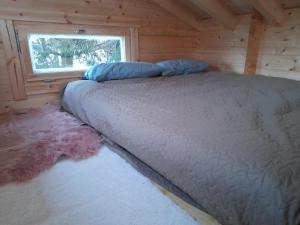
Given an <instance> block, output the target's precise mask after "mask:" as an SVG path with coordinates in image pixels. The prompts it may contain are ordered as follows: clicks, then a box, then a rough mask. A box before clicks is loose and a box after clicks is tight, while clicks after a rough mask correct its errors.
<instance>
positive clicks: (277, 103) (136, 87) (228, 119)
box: [62, 73, 300, 225]
mask: <svg viewBox="0 0 300 225" xmlns="http://www.w3.org/2000/svg"><path fill="white" fill-rule="evenodd" d="M62 102H63V106H64V107H65V109H66V110H68V111H69V112H71V113H73V114H74V115H75V116H77V117H79V118H80V119H81V120H83V121H84V122H86V123H87V124H89V125H91V126H93V127H94V128H95V129H97V130H98V131H100V132H102V133H103V134H104V135H105V136H107V137H109V138H110V139H111V140H112V141H113V142H115V143H117V144H119V145H120V146H122V147H123V148H125V149H127V150H128V151H129V152H131V153H132V154H133V155H135V156H136V157H138V158H139V159H141V160H142V161H144V162H145V163H146V164H147V165H149V166H151V167H152V168H153V169H154V170H156V171H158V172H159V173H160V174H161V175H163V176H164V177H166V178H167V179H168V180H170V181H171V182H173V183H174V184H175V185H176V186H178V187H180V189H182V190H183V191H185V192H186V193H187V194H189V195H190V196H191V197H192V198H193V199H194V200H195V201H196V202H197V203H199V204H200V205H201V206H203V208H204V209H205V210H206V211H207V212H208V213H209V214H211V215H212V216H214V217H215V218H216V219H217V220H219V222H221V223H222V224H223V225H299V224H300V82H297V81H292V80H287V79H279V78H268V77H264V76H243V75H238V74H232V73H227V74H226V73H203V74H193V75H188V76H175V77H158V78H146V79H132V80H121V81H108V82H104V83H96V82H94V81H75V82H71V83H70V84H68V86H67V87H66V89H65V92H64V96H63V98H62ZM83 138H84V137H83Z"/></svg>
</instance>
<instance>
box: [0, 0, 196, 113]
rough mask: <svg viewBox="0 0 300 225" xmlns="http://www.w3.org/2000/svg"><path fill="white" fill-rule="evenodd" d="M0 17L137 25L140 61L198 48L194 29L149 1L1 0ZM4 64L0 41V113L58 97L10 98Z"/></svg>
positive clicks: (153, 59) (65, 22)
mask: <svg viewBox="0 0 300 225" xmlns="http://www.w3.org/2000/svg"><path fill="white" fill-rule="evenodd" d="M0 19H12V20H16V21H19V20H21V21H43V22H47V21H49V22H52V23H53V22H55V23H64V24H68V23H74V24H87V25H103V24H104V25H105V24H110V23H113V24H120V25H122V26H123V25H125V26H126V25H135V26H139V55H140V60H142V61H150V62H155V61H158V60H162V59H169V58H178V57H186V58H188V57H190V56H191V53H192V52H193V50H194V49H196V48H197V37H196V36H197V32H194V31H193V29H192V28H190V27H188V26H186V25H185V24H184V23H182V22H181V21H180V20H177V19H176V18H175V17H173V16H171V15H170V14H169V13H167V12H166V11H164V10H163V9H161V8H160V7H158V6H157V5H155V4H154V3H152V2H151V1H150V0H102V1H98V0H89V1H86V0H65V1H61V0H43V1H34V0H22V1H11V0H1V2H0ZM0 36H1V35H0ZM0 40H1V39H0ZM6 63H7V59H6V58H5V52H4V48H3V43H2V42H1V41H0V88H1V89H0V112H5V111H9V110H12V109H15V108H17V109H18V108H24V107H28V106H33V107H36V106H40V105H42V104H44V103H45V102H48V101H52V100H53V99H57V96H58V95H57V94H55V93H45V94H39V95H29V96H28V99H27V100H25V101H13V100H12V93H11V90H10V85H9V79H8V72H7V69H6Z"/></svg>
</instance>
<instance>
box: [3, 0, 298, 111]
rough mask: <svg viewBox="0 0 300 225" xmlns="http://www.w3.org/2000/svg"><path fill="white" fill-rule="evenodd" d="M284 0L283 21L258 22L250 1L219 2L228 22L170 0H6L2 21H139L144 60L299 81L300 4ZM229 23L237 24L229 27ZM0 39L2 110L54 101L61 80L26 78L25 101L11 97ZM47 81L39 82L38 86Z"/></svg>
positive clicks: (5, 59) (191, 0) (93, 23)
mask: <svg viewBox="0 0 300 225" xmlns="http://www.w3.org/2000/svg"><path fill="white" fill-rule="evenodd" d="M280 1H281V3H282V4H281V5H283V2H284V3H285V6H286V7H288V8H289V7H291V8H292V9H285V10H284V13H285V14H286V19H285V21H284V22H283V23H282V25H281V26H274V25H266V24H267V22H265V21H263V22H262V24H259V21H260V20H259V19H258V20H256V21H255V20H254V19H253V18H254V17H253V14H252V12H253V7H249V4H248V5H247V4H246V2H247V1H244V0H243V1H235V0H226V1H225V0H220V2H224V3H226V4H229V7H230V8H231V10H233V11H234V13H235V15H237V16H236V20H237V21H238V23H237V25H235V24H234V23H231V21H232V19H230V18H229V21H228V22H227V23H226V24H225V23H222V20H218V18H214V17H217V16H218V15H214V14H213V13H212V15H208V14H206V13H205V12H202V11H199V9H197V10H192V9H194V7H193V6H192V7H190V6H189V5H188V4H187V5H179V6H176V5H174V4H172V3H173V1H171V0H101V1H99V0H89V1H86V0H66V1H61V0H40V1H33V0H22V1H18V0H17V1H11V0H1V1H0V19H2V20H3V19H8V20H12V21H33V22H37V21H38V22H43V23H48V22H49V23H60V24H71V25H72V24H80V25H113V24H114V25H120V26H131V25H132V26H136V27H138V39H139V46H138V55H139V58H138V60H140V61H149V62H156V61H159V60H164V59H172V58H193V59H202V60H206V61H208V62H209V63H210V64H211V65H214V66H218V67H219V68H220V69H221V70H223V71H235V72H239V73H244V72H245V73H246V71H248V67H249V68H250V69H249V71H252V72H253V71H256V73H259V74H264V75H270V76H279V77H285V78H291V79H296V80H300V58H299V57H300V41H299V40H300V8H299V6H300V4H299V2H298V1H294V0H288V1H283V0H280ZM155 2H156V4H155ZM177 2H179V1H177ZM183 2H196V1H194V0H190V1H183ZM209 3H210V2H209ZM159 5H160V6H159ZM212 7H214V5H212ZM297 7H298V8H297ZM163 8H165V9H163ZM187 10H189V11H187ZM187 12H188V13H187ZM197 13H198V14H197ZM240 13H243V14H244V15H240ZM179 15H180V16H179ZM224 16H226V14H225V15H224ZM208 17H213V18H214V19H209V18H208ZM256 19H257V18H256ZM256 22H258V23H256ZM268 23H269V22H268ZM187 24H189V25H187ZM45 26H46V25H45ZM232 26H234V29H232V28H230V27H232ZM249 36H250V38H249ZM2 39H3V37H1V35H0V88H1V89H0V112H4V111H9V110H12V109H19V108H28V107H36V106H40V105H42V104H44V103H45V102H48V101H51V100H54V99H57V98H58V93H57V91H56V90H57V89H58V88H57V85H53V86H54V87H56V89H55V90H54V91H53V90H52V89H53V88H52V87H50V86H51V85H50V86H49V87H47V88H48V89H49V92H48V91H45V93H44V94H33V92H32V90H29V89H30V87H31V86H32V85H31V86H30V85H28V84H27V86H26V85H25V86H26V88H27V89H26V90H25V91H26V93H27V96H26V97H27V99H26V100H23V101H15V100H14V96H13V93H12V90H11V81H10V77H9V71H8V69H7V63H8V57H7V53H6V52H5V50H4V44H3V40H2ZM257 39H259V43H258V42H257ZM252 42H253V44H252ZM253 64H255V66H253ZM254 67H255V68H254ZM43 85H45V84H42V83H41V82H35V83H34V86H35V87H38V86H41V87H43ZM48 89H47V90H48Z"/></svg>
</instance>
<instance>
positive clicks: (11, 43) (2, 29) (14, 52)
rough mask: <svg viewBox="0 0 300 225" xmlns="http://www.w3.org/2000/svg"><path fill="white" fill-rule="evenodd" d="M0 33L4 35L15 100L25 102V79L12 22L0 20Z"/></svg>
mask: <svg viewBox="0 0 300 225" xmlns="http://www.w3.org/2000/svg"><path fill="white" fill-rule="evenodd" d="M0 33H1V34H2V39H3V44H4V50H5V54H6V65H7V68H8V71H9V82H10V86H11V90H12V94H13V98H14V100H24V99H26V94H25V86H24V78H23V73H22V69H21V65H20V59H19V55H18V48H17V42H16V36H15V30H14V27H13V23H12V21H11V20H6V21H4V20H0Z"/></svg>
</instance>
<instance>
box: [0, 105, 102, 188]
mask: <svg viewBox="0 0 300 225" xmlns="http://www.w3.org/2000/svg"><path fill="white" fill-rule="evenodd" d="M100 145H101V138H100V136H99V135H98V134H97V133H96V132H95V131H94V130H93V129H92V128H90V127H88V126H85V125H84V124H83V123H82V122H80V121H79V120H77V119H76V118H74V117H73V116H71V115H70V114H68V113H66V112H62V111H60V110H59V104H51V105H47V106H45V107H44V108H42V109H39V110H37V109H35V110H29V111H28V112H27V113H25V114H20V115H15V114H10V115H9V116H8V117H7V119H5V121H2V122H1V124H0V185H3V184H6V183H9V182H21V181H26V180H29V179H31V178H33V177H35V176H37V175H38V174H39V173H41V172H42V171H45V170H46V169H48V168H50V167H51V166H53V165H54V164H55V162H56V161H57V160H58V159H59V158H60V157H61V156H67V157H69V158H71V159H73V160H80V159H85V158H88V157H90V156H93V155H95V154H96V153H97V150H98V149H99V148H100Z"/></svg>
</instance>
